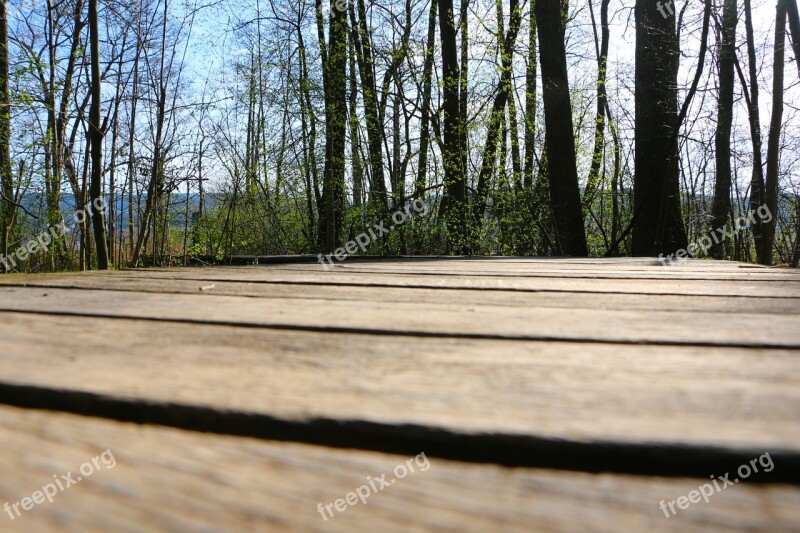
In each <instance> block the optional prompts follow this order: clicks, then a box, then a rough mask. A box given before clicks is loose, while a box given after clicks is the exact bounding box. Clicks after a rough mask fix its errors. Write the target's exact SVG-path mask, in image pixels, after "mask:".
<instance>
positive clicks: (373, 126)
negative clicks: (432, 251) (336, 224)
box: [350, 0, 388, 218]
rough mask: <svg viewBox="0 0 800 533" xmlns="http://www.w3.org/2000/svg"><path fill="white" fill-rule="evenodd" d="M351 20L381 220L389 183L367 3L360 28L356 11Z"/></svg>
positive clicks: (360, 7)
mask: <svg viewBox="0 0 800 533" xmlns="http://www.w3.org/2000/svg"><path fill="white" fill-rule="evenodd" d="M350 21H351V23H352V25H353V31H354V32H356V27H358V31H357V33H354V37H355V38H354V43H355V48H356V54H357V55H358V68H359V71H360V72H361V88H362V90H363V91H364V115H365V118H366V126H367V148H368V152H369V166H370V174H371V177H372V188H371V191H370V192H371V195H370V196H371V198H372V199H373V203H374V204H375V209H376V211H377V212H378V216H379V217H380V218H383V217H385V215H386V212H387V211H388V207H387V198H386V183H385V182H384V178H383V152H382V149H381V132H382V129H383V125H382V124H381V121H380V117H379V113H378V90H377V88H376V83H375V67H374V65H373V57H372V43H371V41H370V34H369V29H368V27H367V8H366V6H365V5H364V0H358V26H356V18H355V12H354V10H350Z"/></svg>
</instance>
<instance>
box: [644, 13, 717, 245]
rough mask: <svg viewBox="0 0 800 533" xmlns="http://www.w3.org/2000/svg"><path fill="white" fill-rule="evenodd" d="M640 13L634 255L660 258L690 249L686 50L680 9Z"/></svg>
mask: <svg viewBox="0 0 800 533" xmlns="http://www.w3.org/2000/svg"><path fill="white" fill-rule="evenodd" d="M659 7H661V9H660V10H659ZM662 11H663V13H662ZM635 13H636V75H635V77H636V96H635V99H636V128H635V138H636V139H635V144H636V161H635V171H634V211H635V213H636V214H635V215H634V216H637V215H638V219H637V220H636V222H635V224H634V226H633V243H632V253H633V255H635V256H656V255H658V254H660V253H664V254H669V253H672V252H675V251H676V250H678V249H685V248H686V247H687V246H688V239H687V236H686V230H685V228H684V227H683V220H682V217H681V204H680V188H679V167H678V136H677V134H676V133H677V129H678V128H679V120H678V118H677V117H678V115H676V110H677V105H678V103H677V102H678V63H679V57H680V52H679V48H678V39H677V34H676V31H675V12H674V10H671V9H670V10H664V8H663V5H662V4H657V3H656V2H654V1H653V0H637V1H636V8H635ZM664 14H666V16H664ZM701 61H703V58H701Z"/></svg>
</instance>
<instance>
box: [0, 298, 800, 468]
mask: <svg viewBox="0 0 800 533" xmlns="http://www.w3.org/2000/svg"><path fill="white" fill-rule="evenodd" d="M0 337H2V338H3V342H4V349H3V352H2V355H0V376H2V380H3V381H4V382H8V383H19V384H30V385H36V386H39V387H48V388H52V389H66V390H78V391H86V392H91V393H96V394H104V395H109V396H114V397H119V398H129V399H135V400H141V401H147V402H152V403H160V404H167V403H173V404H181V405H196V406H206V407H210V408H214V409H218V410H220V411H228V410H230V411H238V412H245V413H263V414H266V415H270V416H273V417H277V418H280V419H282V420H296V421H299V422H303V421H308V420H311V419H315V418H317V419H320V418H324V419H330V420H343V421H344V420H353V421H367V422H375V423H381V424H385V425H390V426H391V425H394V426H398V427H402V426H403V425H407V424H415V425H418V426H421V427H430V428H443V429H446V430H450V431H453V432H456V433H459V434H463V435H468V434H489V435H491V434H497V435H532V436H538V437H542V438H548V439H561V440H562V441H565V442H566V441H574V442H588V443H592V442H600V441H602V442H617V443H622V444H629V445H632V446H633V445H639V446H643V447H647V446H657V445H659V446H660V445H663V446H668V445H684V446H693V447H718V448H725V449H730V450H741V453H743V454H744V453H750V450H755V451H758V450H761V451H762V453H763V451H769V450H772V451H777V450H781V449H782V450H788V451H791V452H793V453H798V452H800V382H799V381H800V373H798V371H797V370H798V365H800V359H798V353H797V351H785V350H768V351H754V350H742V349H728V348H725V349H722V348H694V347H654V346H641V347H638V346H615V345H591V344H573V343H543V342H523V341H489V340H470V339H459V338H429V339H420V338H414V337H396V336H389V335H386V336H383V335H382V336H372V335H341V334H338V335H332V334H322V333H315V332H303V331H278V330H269V329H258V328H233V327H222V326H213V327H211V326H198V325H192V324H178V323H173V324H163V323H159V322H152V321H128V320H113V319H95V318H79V317H50V316H31V315H25V314H15V313H3V314H2V320H1V321H0ZM53 408H56V409H57V408H59V406H58V405H54V406H53ZM682 453H690V454H691V453H693V452H692V449H691V448H690V449H688V450H684V452H682ZM531 455H533V459H535V454H531ZM676 457H677V456H676ZM785 468H786V467H785ZM778 472H780V471H778ZM784 472H785V470H784Z"/></svg>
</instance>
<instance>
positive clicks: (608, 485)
mask: <svg viewBox="0 0 800 533" xmlns="http://www.w3.org/2000/svg"><path fill="white" fill-rule="evenodd" d="M105 450H110V451H111V454H113V457H114V460H115V461H116V465H115V466H114V467H113V468H110V469H109V468H106V466H105V463H100V464H101V465H102V466H101V468H100V469H99V470H97V471H94V472H93V473H92V474H91V476H89V477H86V478H85V479H83V480H82V481H80V482H79V483H78V484H76V485H73V486H71V487H69V488H68V489H67V490H65V491H64V492H60V493H58V494H57V495H56V496H55V498H54V500H53V502H52V503H49V502H47V501H45V503H43V504H41V505H37V506H36V507H34V508H33V509H32V510H30V511H27V512H25V513H24V515H22V516H21V517H19V518H15V520H13V521H12V520H10V518H9V516H8V515H7V514H6V513H3V514H2V516H0V524H2V525H1V526H0V527H2V529H3V530H4V531H15V532H16V531H19V532H26V533H27V532H38V531H54V530H70V531H86V532H94V531H98V532H108V531H144V530H146V531H199V530H202V531H362V530H363V531H367V530H369V531H375V530H378V531H531V530H536V531H644V530H647V531H688V530H691V531H720V530H727V531H755V530H758V531H796V526H797V524H798V520H800V489H797V488H790V487H785V486H781V485H773V486H764V485H750V484H748V483H740V484H738V485H736V486H735V487H729V488H727V489H726V490H725V491H723V492H720V493H718V494H715V495H714V496H712V498H711V499H710V500H709V503H704V502H702V501H701V502H700V503H697V504H694V505H691V506H690V507H689V508H688V509H685V510H682V511H679V513H678V514H677V515H676V516H673V517H671V518H667V517H666V516H665V515H664V513H663V512H662V511H661V510H660V509H659V502H660V501H661V500H666V501H672V500H676V499H677V498H678V497H679V496H682V495H686V494H688V493H689V492H690V491H692V490H694V489H697V487H698V486H699V485H700V483H699V481H698V480H697V479H680V478H679V479H669V480H665V479H659V478H636V477H627V476H620V475H611V474H602V475H591V474H582V473H568V472H554V471H547V470H538V469H521V468H516V469H508V468H503V467H498V466H492V465H470V464H463V463H454V462H450V461H444V460H437V459H431V458H427V463H426V460H425V458H422V457H420V462H419V466H417V468H416V469H415V470H416V471H415V472H414V473H410V474H408V475H407V476H406V477H405V478H403V479H397V478H394V476H393V471H394V469H395V467H397V465H399V464H405V463H406V461H408V460H409V459H412V458H413V457H412V456H408V455H405V456H400V455H389V454H379V453H365V452H357V451H347V450H330V449H326V448H322V447H317V446H304V445H298V444H285V443H269V442H262V441H257V440H252V439H242V438H230V437H221V436H216V435H205V434H199V433H191V432H184V431H178V430H173V429H165V428H157V427H150V426H136V425H132V424H120V423H115V422H107V421H102V420H93V419H85V418H80V417H75V416H71V415H62V414H54V413H43V412H30V411H22V410H16V409H10V408H0V471H2V472H3V476H2V477H0V502H6V501H8V502H11V503H12V504H13V503H14V502H17V501H19V500H21V499H22V498H23V497H26V496H30V495H31V494H32V493H33V492H34V491H36V490H40V488H41V487H42V486H43V485H45V484H47V483H49V482H50V481H51V480H52V478H53V476H54V475H64V474H67V472H70V471H72V472H74V473H76V475H77V472H78V469H79V468H80V466H81V465H82V464H84V463H85V462H87V461H91V459H92V458H93V457H96V456H98V455H99V454H100V453H102V452H103V451H105ZM424 451H425V450H419V452H418V453H423V452H424ZM107 457H108V456H107ZM108 464H112V462H111V461H109V463H108ZM415 464H416V463H415ZM426 464H427V465H428V467H427V469H426V470H425V471H422V468H425V465H426ZM775 468H779V465H776V466H775ZM384 473H386V474H388V475H387V476H386V481H387V482H388V481H391V479H396V482H395V483H393V484H392V483H390V486H388V487H385V488H383V489H382V490H381V491H380V492H377V493H375V494H372V495H371V496H370V497H369V499H367V503H366V504H362V503H361V502H358V503H357V504H356V505H354V506H351V507H348V508H346V510H345V511H344V512H338V513H336V514H335V516H334V517H333V518H328V519H327V521H326V520H323V518H322V516H321V515H320V514H319V513H318V512H317V506H318V504H320V503H322V504H323V505H325V504H328V503H330V502H333V501H335V500H336V499H338V498H344V497H345V496H346V495H347V493H349V492H352V491H354V490H356V489H357V488H358V487H360V486H362V485H364V484H365V483H368V481H367V477H368V476H369V477H371V478H373V479H374V478H378V477H380V476H381V474H384ZM712 474H718V475H721V474H722V473H721V472H713V473H712Z"/></svg>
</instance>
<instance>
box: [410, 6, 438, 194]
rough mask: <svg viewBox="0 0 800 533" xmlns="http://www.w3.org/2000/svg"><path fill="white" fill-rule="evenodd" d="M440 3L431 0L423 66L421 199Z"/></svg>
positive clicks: (418, 189) (418, 183) (417, 191)
mask: <svg viewBox="0 0 800 533" xmlns="http://www.w3.org/2000/svg"><path fill="white" fill-rule="evenodd" d="M438 5H439V2H438V1H437V0H431V9H430V13H429V14H428V41H427V43H426V45H425V62H424V64H423V66H422V118H421V121H420V136H419V168H418V170H417V180H416V182H415V184H414V196H416V197H418V198H421V197H422V191H423V190H424V189H425V187H426V185H427V173H428V146H430V121H431V84H432V78H433V53H434V47H435V46H436V8H437V7H438Z"/></svg>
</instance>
